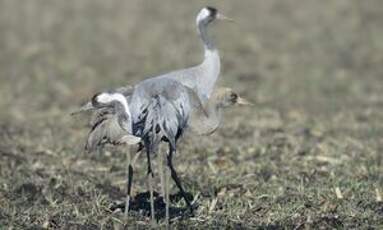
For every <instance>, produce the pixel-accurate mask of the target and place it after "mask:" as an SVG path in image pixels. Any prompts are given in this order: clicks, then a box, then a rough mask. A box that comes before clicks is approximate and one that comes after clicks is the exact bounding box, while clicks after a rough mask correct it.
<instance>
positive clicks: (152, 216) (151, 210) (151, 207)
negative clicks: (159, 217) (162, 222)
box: [146, 151, 155, 226]
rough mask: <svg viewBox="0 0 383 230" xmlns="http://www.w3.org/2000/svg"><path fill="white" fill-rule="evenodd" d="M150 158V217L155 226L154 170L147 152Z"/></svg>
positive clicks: (148, 153) (148, 152)
mask: <svg viewBox="0 0 383 230" xmlns="http://www.w3.org/2000/svg"><path fill="white" fill-rule="evenodd" d="M146 155H147V158H148V185H149V193H150V216H151V222H152V225H153V226H155V216H154V197H153V184H152V183H153V170H152V165H151V161H150V151H147V154H146Z"/></svg>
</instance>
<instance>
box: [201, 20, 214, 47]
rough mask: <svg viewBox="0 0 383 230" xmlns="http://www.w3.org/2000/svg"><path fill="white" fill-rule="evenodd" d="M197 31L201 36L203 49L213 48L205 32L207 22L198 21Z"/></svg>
mask: <svg viewBox="0 0 383 230" xmlns="http://www.w3.org/2000/svg"><path fill="white" fill-rule="evenodd" d="M198 33H199V35H200V36H201V39H202V42H203V44H204V48H205V50H206V49H208V50H215V49H216V48H215V45H214V43H213V41H212V40H211V39H210V37H209V35H208V34H207V24H205V23H203V22H200V23H198Z"/></svg>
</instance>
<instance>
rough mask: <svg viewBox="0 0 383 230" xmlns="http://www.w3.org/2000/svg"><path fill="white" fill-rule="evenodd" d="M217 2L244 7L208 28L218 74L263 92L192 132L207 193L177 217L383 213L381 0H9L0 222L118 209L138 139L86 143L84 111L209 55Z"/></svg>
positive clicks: (194, 179)
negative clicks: (202, 18)
mask: <svg viewBox="0 0 383 230" xmlns="http://www.w3.org/2000/svg"><path fill="white" fill-rule="evenodd" d="M206 5H211V6H214V7H216V8H217V9H218V10H219V11H220V12H222V13H224V14H225V15H227V16H229V17H232V18H234V19H235V20H236V23H235V24H231V23H224V22H215V23H214V24H213V25H211V26H210V28H209V33H210V35H211V36H212V37H213V38H214V40H215V42H216V44H217V47H218V49H219V51H220V54H221V57H222V71H221V76H220V79H219V82H218V85H220V86H230V87H232V88H234V89H236V90H237V91H238V92H239V93H240V95H241V96H243V97H246V98H247V99H249V100H251V101H253V102H254V104H255V106H253V107H252V108H240V107H236V108H233V109H230V110H228V111H227V113H226V120H225V121H226V122H225V124H224V126H223V127H222V129H220V131H219V132H218V133H217V134H215V135H213V136H212V137H209V138H202V141H203V143H204V144H203V145H202V146H200V145H198V146H196V145H195V143H196V142H195V140H194V138H195V137H190V139H189V138H188V139H187V140H186V141H185V143H183V147H182V150H181V153H180V155H179V156H177V157H176V158H177V162H176V167H177V168H178V169H179V170H178V171H179V172H180V174H181V177H182V178H184V180H185V184H186V188H187V190H189V191H191V192H192V194H194V195H195V194H197V193H200V194H202V195H201V198H200V199H201V200H200V203H201V205H200V209H199V211H198V212H197V217H198V218H196V219H187V220H178V221H176V223H175V226H178V227H182V226H198V227H202V226H209V227H212V226H215V227H244V228H246V227H248V228H251V227H255V226H260V225H261V226H264V227H273V226H274V227H282V226H291V227H305V226H309V227H310V226H311V227H316V226H325V227H326V226H327V227H345V228H349V227H361V226H370V227H379V226H380V227H382V225H383V223H382V220H383V209H382V206H381V205H382V203H381V201H379V196H380V200H381V193H382V190H383V188H382V186H383V178H382V175H383V171H382V156H381V152H382V150H383V95H382V94H383V84H382V83H383V82H382V81H383V80H382V74H383V68H382V62H383V42H382V41H383V30H382V25H383V2H382V1H380V0H369V1H357V0H355V1H349V0H338V1H331V0H323V1H316V0H306V1H297V0H284V1H278V0H268V1H261V0H256V1H255V0H241V1H227V0H226V1H222V0H221V1H218V0H216V1H201V0H198V1H188V2H186V1H185V2H181V1H176V0H162V1H149V0H145V1H142V0H129V1H126V0H109V1H104V0H82V1H77V0H66V1H59V0H51V1H44V0H30V1H20V0H16V1H15V0H0V128H1V129H0V227H1V226H2V225H4V226H16V227H17V226H19V227H25V226H35V225H36V226H49V227H65V226H66V227H79V228H81V227H90V228H92V226H93V227H100V226H112V225H113V224H115V223H116V220H115V219H118V218H120V217H119V216H118V215H117V214H116V215H117V216H116V215H114V214H113V215H112V214H110V213H109V212H108V211H106V209H107V208H105V207H107V206H108V205H109V204H110V203H112V202H113V201H115V200H118V199H120V198H121V197H123V194H124V183H123V182H124V167H125V166H124V163H123V162H124V154H121V152H120V153H115V152H114V150H110V151H109V152H108V151H107V152H106V153H105V155H104V158H102V160H100V159H98V158H97V159H94V158H92V157H91V156H89V155H84V154H83V153H82V149H83V145H84V140H85V139H84V138H85V136H86V134H87V130H86V119H83V118H81V117H76V118H73V117H70V116H69V113H70V112H71V111H72V110H73V109H75V108H77V107H78V106H79V105H80V104H81V103H82V102H84V101H86V100H87V99H88V98H89V97H91V96H92V95H93V94H94V93H95V92H98V91H100V90H105V89H110V88H114V87H118V86H121V85H127V84H134V83H136V82H138V81H141V80H143V79H145V78H147V77H150V76H155V75H158V74H160V73H166V72H168V71H170V70H174V69H178V68H184V67H188V66H191V65H194V64H198V63H199V62H200V61H201V60H202V58H203V49H202V45H201V42H200V40H199V38H198V35H197V32H196V26H195V17H196V14H197V13H198V11H199V10H200V9H201V8H202V7H204V6H206ZM196 139H197V140H201V138H196ZM193 143H194V144H193ZM142 161H143V160H142ZM207 165H209V166H207ZM138 167H139V170H140V167H142V168H145V164H144V163H143V164H141V166H138ZM141 171H142V172H139V173H138V175H137V185H136V187H135V191H134V192H136V193H138V192H142V191H146V190H145V189H146V186H145V183H144V181H145V175H144V174H145V173H144V170H141ZM196 172H198V175H196ZM119 181H120V182H119ZM121 181H122V182H121ZM336 189H339V190H340V191H341V193H342V196H343V198H342V199H340V198H339V194H337V193H335V190H336ZM36 194H42V195H36ZM78 197H81V199H80V198H78ZM213 199H218V201H217V207H216V208H214V207H213V211H212V212H208V213H207V210H209V208H210V206H209V205H210V204H211V201H212V200H213ZM95 200H98V201H99V202H97V204H95V203H94V201H95ZM201 207H202V208H201ZM203 207H204V208H203ZM137 218H139V217H137ZM117 222H118V221H117ZM44 224H45V225H44ZM72 225H73V226H72ZM143 225H145V222H144V224H143Z"/></svg>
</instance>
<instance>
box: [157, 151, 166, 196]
mask: <svg viewBox="0 0 383 230" xmlns="http://www.w3.org/2000/svg"><path fill="white" fill-rule="evenodd" d="M161 146H162V145H160V148H159V151H158V156H157V157H158V173H159V174H160V182H161V195H162V198H163V199H164V200H165V195H166V194H165V189H166V188H165V174H164V172H165V171H164V154H165V153H163V151H162V150H163V148H161Z"/></svg>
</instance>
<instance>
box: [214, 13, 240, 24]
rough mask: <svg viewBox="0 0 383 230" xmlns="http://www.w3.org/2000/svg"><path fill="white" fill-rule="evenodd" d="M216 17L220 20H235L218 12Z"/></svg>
mask: <svg viewBox="0 0 383 230" xmlns="http://www.w3.org/2000/svg"><path fill="white" fill-rule="evenodd" d="M216 18H217V19H218V20H222V21H228V22H235V21H234V19H232V18H229V17H226V16H225V15H223V14H220V13H218V14H217V16H216Z"/></svg>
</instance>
